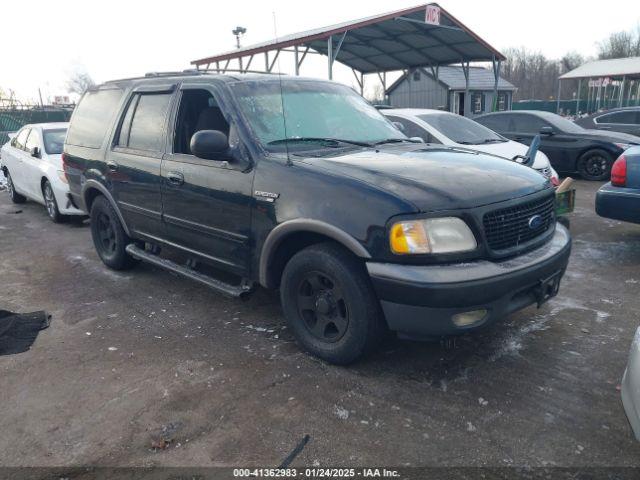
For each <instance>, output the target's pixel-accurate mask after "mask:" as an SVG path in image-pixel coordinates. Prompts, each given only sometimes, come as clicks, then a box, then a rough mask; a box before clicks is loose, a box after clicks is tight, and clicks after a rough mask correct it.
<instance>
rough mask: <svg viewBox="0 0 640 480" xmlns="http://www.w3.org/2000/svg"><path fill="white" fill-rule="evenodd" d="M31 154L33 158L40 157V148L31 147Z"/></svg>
mask: <svg viewBox="0 0 640 480" xmlns="http://www.w3.org/2000/svg"><path fill="white" fill-rule="evenodd" d="M31 156H32V157H35V158H40V149H39V148H38V147H33V148H32V149H31Z"/></svg>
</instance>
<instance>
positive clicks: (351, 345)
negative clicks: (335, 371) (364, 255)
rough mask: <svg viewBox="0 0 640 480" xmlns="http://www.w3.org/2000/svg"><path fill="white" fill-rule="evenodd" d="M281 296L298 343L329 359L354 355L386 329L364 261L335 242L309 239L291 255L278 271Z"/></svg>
mask: <svg viewBox="0 0 640 480" xmlns="http://www.w3.org/2000/svg"><path fill="white" fill-rule="evenodd" d="M280 298H281V301H282V306H283V309H284V314H285V317H286V319H287V322H288V323H289V325H290V327H291V329H292V330H293V333H294V335H295V336H296V338H297V340H298V341H299V342H300V344H302V346H303V347H304V348H305V349H306V350H307V351H309V352H310V353H312V354H313V355H316V356H317V357H320V358H322V359H323V360H326V361H327V362H329V363H334V364H339V365H346V364H349V363H352V362H354V361H356V360H358V359H359V358H360V357H362V356H363V355H366V354H367V353H369V352H370V351H371V350H372V349H373V348H374V347H375V346H377V345H378V343H379V342H380V340H381V339H382V337H383V334H384V332H385V329H386V328H385V323H384V319H383V315H382V311H381V309H380V305H379V302H378V299H377V298H376V295H375V293H374V291H373V288H372V286H371V283H370V281H369V278H368V276H367V273H366V271H365V269H364V266H363V265H362V263H361V262H360V261H359V260H358V259H357V258H355V257H354V256H353V255H352V254H351V253H350V252H348V251H346V250H345V249H343V248H342V247H340V246H338V245H335V244H331V243H323V244H317V245H312V246H310V247H307V248H305V249H304V250H302V251H300V252H298V253H297V254H296V255H294V256H293V257H292V258H291V260H289V262H288V263H287V265H286V266H285V269H284V272H283V274H282V281H281V285H280Z"/></svg>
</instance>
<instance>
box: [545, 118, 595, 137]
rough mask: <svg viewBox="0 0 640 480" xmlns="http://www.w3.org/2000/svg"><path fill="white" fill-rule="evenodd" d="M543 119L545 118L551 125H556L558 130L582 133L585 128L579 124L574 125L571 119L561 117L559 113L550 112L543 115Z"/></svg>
mask: <svg viewBox="0 0 640 480" xmlns="http://www.w3.org/2000/svg"><path fill="white" fill-rule="evenodd" d="M542 118H544V119H545V120H547V121H548V122H549V123H550V124H551V125H553V126H554V127H556V128H557V129H558V130H561V131H563V132H566V133H584V131H585V129H584V128H582V127H581V126H580V125H576V124H575V123H573V122H572V121H571V120H567V119H566V118H562V117H561V116H560V115H555V114H551V115H548V116H543V117H542Z"/></svg>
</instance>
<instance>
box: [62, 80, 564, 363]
mask: <svg viewBox="0 0 640 480" xmlns="http://www.w3.org/2000/svg"><path fill="white" fill-rule="evenodd" d="M63 161H64V166H65V172H66V175H67V178H68V181H69V184H70V187H71V192H72V198H73V200H74V202H75V203H76V204H77V205H78V206H80V207H81V208H83V209H84V210H86V211H87V212H89V213H90V215H91V232H92V235H93V241H94V243H95V247H96V250H97V252H98V254H99V256H100V258H101V259H102V261H103V262H104V263H105V264H106V265H107V266H108V267H110V268H113V269H125V268H129V267H131V266H133V265H135V263H136V262H137V261H139V260H143V261H147V262H151V263H153V264H155V265H158V266H161V267H163V268H167V269H170V270H172V271H174V272H177V273H179V274H182V275H184V276H187V277H190V278H191V279H193V280H197V281H200V282H202V283H205V284H207V285H209V286H210V287H213V288H214V289H216V290H218V291H220V292H223V293H225V294H228V295H232V296H241V295H243V294H245V293H249V292H250V291H251V290H252V289H253V288H254V287H256V286H257V285H258V284H259V285H262V286H263V287H266V288H270V289H279V290H280V296H281V301H282V306H283V309H284V314H285V316H286V319H287V321H288V323H289V325H290V327H291V328H292V330H293V332H294V333H295V336H296V337H297V339H298V341H299V342H300V343H301V344H302V345H303V346H304V347H305V348H306V349H307V350H309V351H310V352H312V353H313V354H315V355H317V356H318V357H321V358H323V359H325V360H327V361H329V362H333V363H339V364H346V363H349V362H352V361H354V360H356V359H357V358H359V357H360V356H362V355H363V354H364V353H366V352H367V351H369V350H371V349H372V348H373V347H374V346H375V345H376V343H377V342H378V340H379V339H380V338H381V336H382V335H383V333H384V332H385V331H386V330H387V329H390V330H392V331H396V332H398V333H399V334H401V335H403V336H411V337H423V338H426V337H441V336H447V335H453V334H458V333H462V332H466V331H469V330H471V329H475V328H478V327H481V326H484V325H487V324H489V323H491V322H493V321H494V320H496V319H499V318H500V317H504V316H505V315H507V314H509V313H511V312H514V311H516V310H519V309H521V308H523V307H525V306H527V305H530V304H532V303H537V304H538V305H539V304H541V303H542V302H544V301H545V300H547V299H548V298H550V297H552V296H553V295H555V294H556V293H557V291H558V287H559V283H560V278H561V277H562V275H563V273H564V271H565V268H566V266H567V262H568V259H569V253H570V248H571V239H570V236H569V233H568V231H567V230H566V229H565V228H564V227H563V226H561V225H560V224H556V218H555V212H554V190H553V189H552V187H551V185H550V184H549V182H548V181H547V180H546V179H545V178H544V177H543V176H542V175H540V174H539V173H537V172H536V171H535V170H532V169H530V168H527V167H523V166H521V165H517V164H514V163H513V162H510V161H507V160H504V159H501V158H497V157H491V156H487V155H483V154H479V153H477V152H472V151H467V150H459V149H451V148H444V147H442V146H436V145H434V146H430V145H428V144H421V143H415V142H413V141H411V140H409V139H407V138H406V137H405V136H404V135H403V134H402V133H401V132H400V131H399V130H398V129H396V128H395V127H394V126H393V125H392V124H391V123H390V122H389V121H387V120H386V119H385V118H384V117H383V116H382V115H380V113H378V111H376V110H375V109H374V108H373V107H371V106H370V105H369V104H368V103H367V102H366V101H365V100H363V99H362V98H361V97H360V96H358V95H357V94H356V93H354V92H353V91H352V90H351V89H349V88H347V87H344V86H342V85H339V84H335V83H331V82H327V81H319V80H311V79H301V78H297V77H293V78H287V77H282V78H280V77H279V76H268V75H262V76H251V75H242V76H223V75H209V74H197V73H184V74H174V75H172V74H156V75H153V76H147V77H145V78H139V79H128V80H121V81H113V82H108V83H105V84H103V85H101V86H99V87H97V88H95V89H92V90H90V91H89V92H87V93H86V94H85V95H84V96H83V98H82V100H81V102H80V104H79V105H78V107H77V108H76V110H75V113H74V115H73V118H72V120H71V126H70V128H69V131H68V135H67V140H66V144H65V148H64V160H63ZM161 249H162V251H161Z"/></svg>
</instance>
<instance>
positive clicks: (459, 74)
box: [387, 66, 517, 94]
mask: <svg viewBox="0 0 640 480" xmlns="http://www.w3.org/2000/svg"><path fill="white" fill-rule="evenodd" d="M420 72H421V73H422V74H423V75H428V76H429V77H431V78H434V76H433V74H432V73H431V71H430V70H427V69H426V68H421V69H420ZM411 75H413V72H409V73H406V74H404V75H403V76H401V77H400V78H399V79H398V80H396V81H395V82H394V83H393V84H392V85H391V86H390V87H389V88H388V89H387V94H390V93H391V92H392V91H393V90H395V88H396V87H397V86H398V85H400V84H401V83H402V82H403V81H405V79H406V78H407V77H408V76H409V77H410V76H411ZM438 80H439V81H440V83H441V84H442V85H444V86H445V87H447V88H449V89H451V90H464V89H465V85H466V81H465V78H464V72H463V71H462V67H457V66H443V67H440V68H439V69H438ZM494 82H495V79H494V77H493V72H492V71H491V70H488V69H486V68H483V67H469V89H470V90H493V85H494ZM498 90H517V88H516V87H515V86H514V85H513V84H512V83H510V82H508V81H507V80H505V79H504V78H502V77H498Z"/></svg>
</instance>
